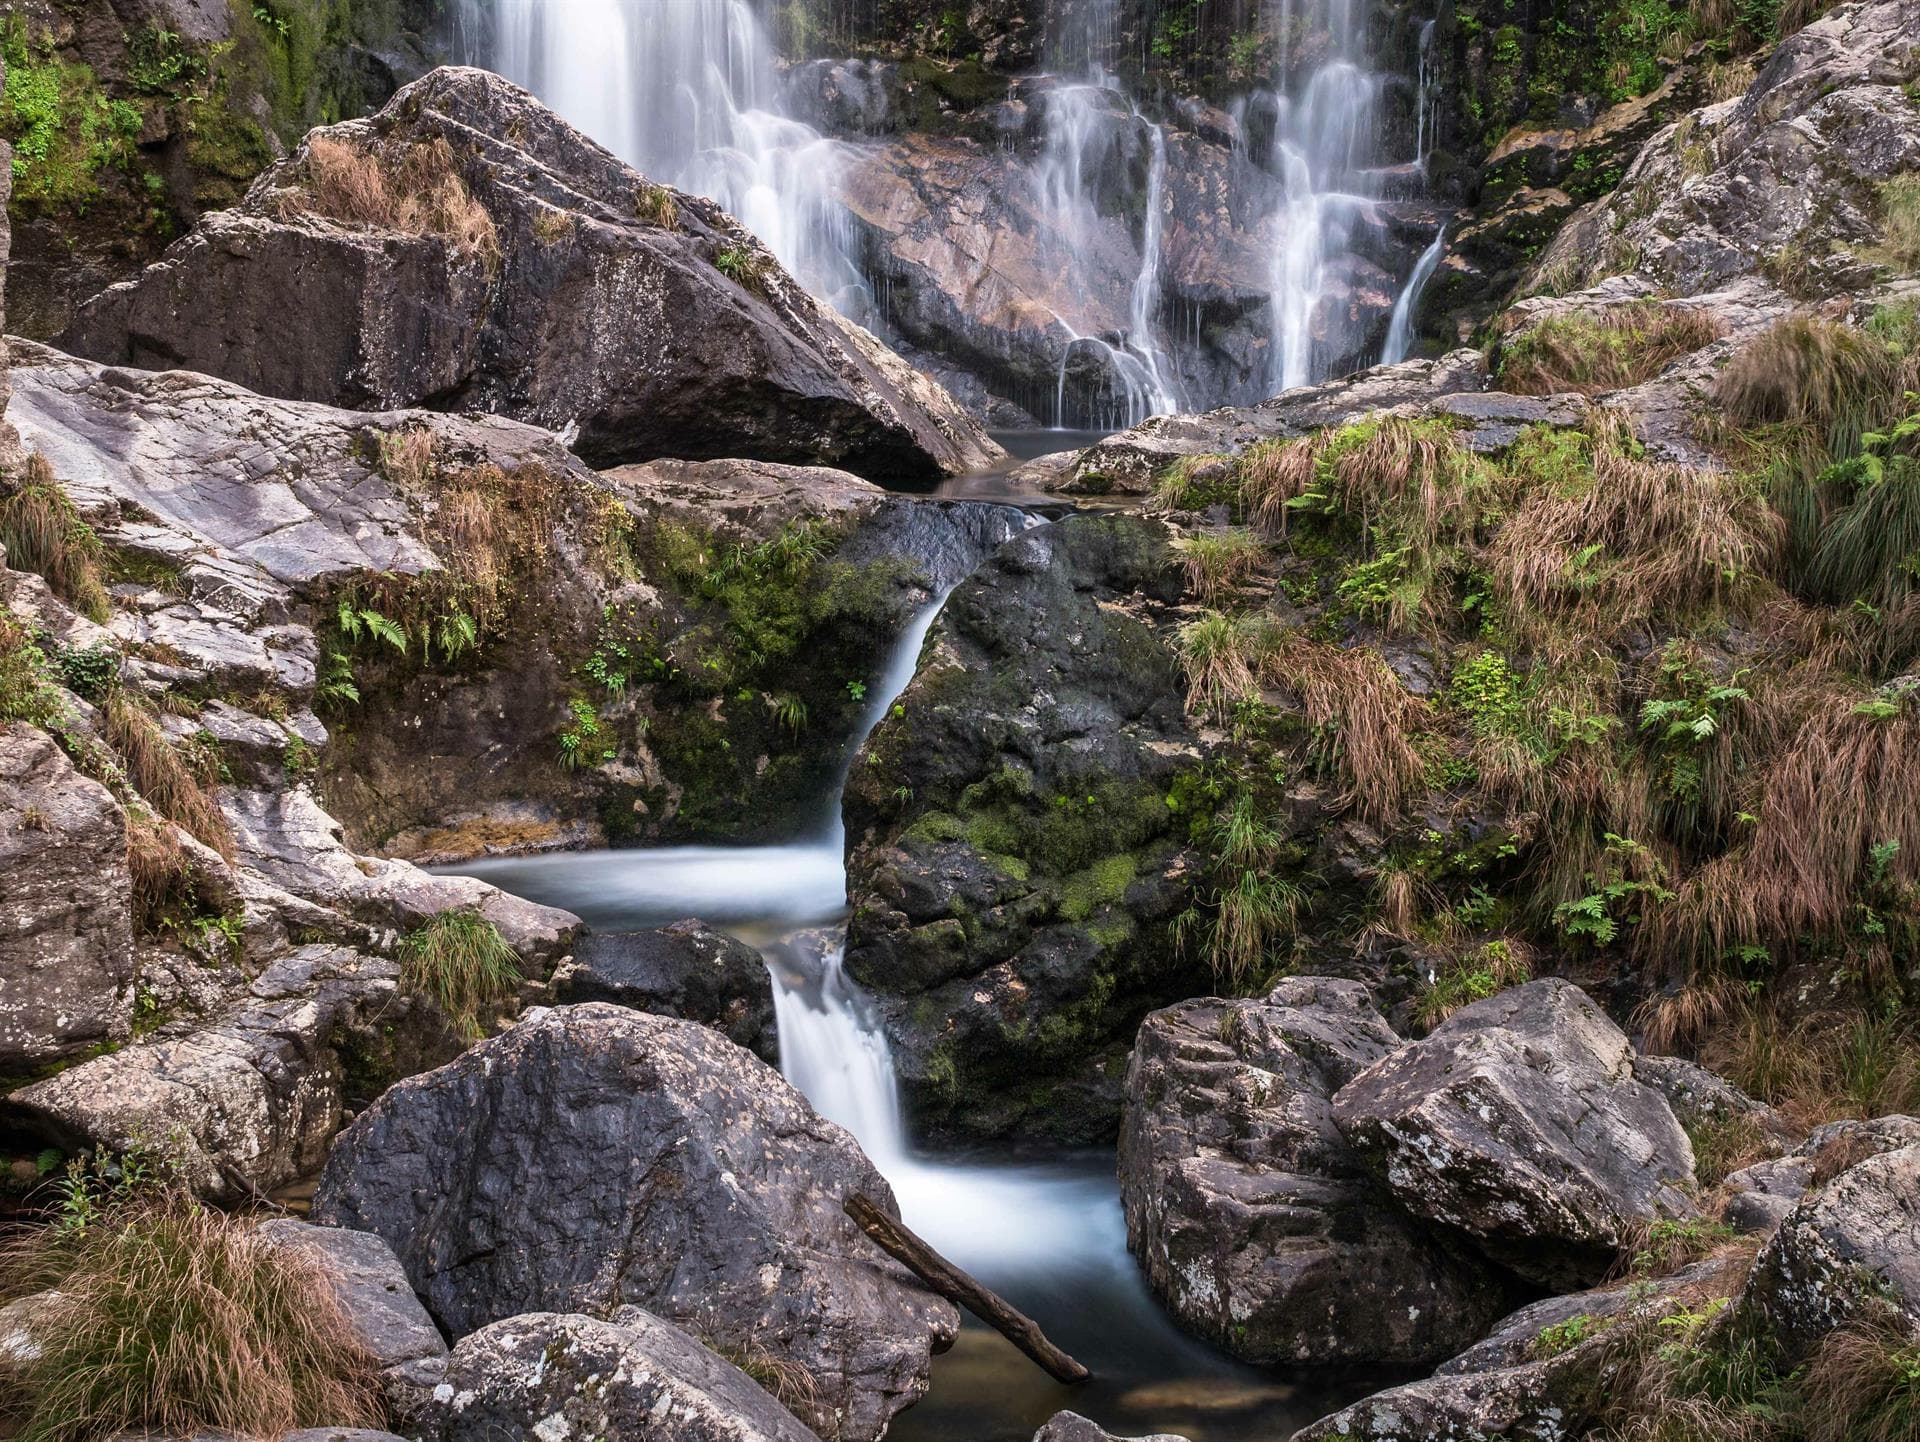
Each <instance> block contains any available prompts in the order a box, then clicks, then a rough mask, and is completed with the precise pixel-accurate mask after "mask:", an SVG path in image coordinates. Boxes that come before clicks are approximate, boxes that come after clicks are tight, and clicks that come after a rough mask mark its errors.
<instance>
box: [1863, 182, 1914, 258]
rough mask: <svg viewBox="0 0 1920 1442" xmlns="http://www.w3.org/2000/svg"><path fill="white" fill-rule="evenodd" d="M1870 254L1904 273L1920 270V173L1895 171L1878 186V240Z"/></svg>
mask: <svg viewBox="0 0 1920 1442" xmlns="http://www.w3.org/2000/svg"><path fill="white" fill-rule="evenodd" d="M1873 254H1874V258H1875V259H1877V260H1881V261H1883V262H1885V263H1886V264H1888V265H1890V266H1892V267H1893V268H1894V269H1896V270H1898V271H1900V272H1902V273H1903V274H1906V275H1912V274H1914V273H1915V272H1916V271H1920V175H1916V174H1914V173H1912V172H1908V173H1907V174H1905V175H1896V176H1894V177H1893V179H1891V180H1889V181H1887V182H1886V183H1885V184H1883V185H1882V186H1881V187H1880V244H1879V245H1878V246H1876V247H1875V248H1874V251H1873Z"/></svg>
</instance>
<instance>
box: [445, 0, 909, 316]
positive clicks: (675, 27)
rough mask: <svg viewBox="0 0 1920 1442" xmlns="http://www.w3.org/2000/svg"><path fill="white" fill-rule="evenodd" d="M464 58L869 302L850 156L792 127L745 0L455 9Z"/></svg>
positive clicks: (619, 0) (522, 3) (865, 306)
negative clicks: (843, 195)
mask: <svg viewBox="0 0 1920 1442" xmlns="http://www.w3.org/2000/svg"><path fill="white" fill-rule="evenodd" d="M455 10H456V13H455V20H454V34H455V37H456V40H457V42H458V44H459V46H460V48H461V50H462V52H463V58H464V59H466V60H468V61H469V62H470V63H472V64H476V65H484V66H486V67H487V68H488V69H490V70H494V71H497V72H499V73H500V74H502V75H504V76H506V77H507V79H509V80H512V81H513V82H515V83H516V84H519V85H523V86H525V87H526V88H527V89H529V90H531V91H532V92H533V93H534V94H535V95H537V96H539V97H540V99H541V100H542V101H544V102H545V103H546V104H548V105H550V106H552V107H553V108H554V109H555V110H556V111H558V112H559V113H560V114H561V115H562V116H564V117H565V118H566V119H567V120H568V121H570V122H572V123H573V124H574V125H576V126H578V127H579V128H580V129H581V130H583V131H585V132H586V133H587V134H588V135H591V136H592V137H593V138H594V139H596V140H598V141H599V142H600V143H601V144H602V145H605V146H606V147H607V148H608V149H610V150H612V151H613V152H614V153H615V154H616V155H618V156H619V157H620V158H621V159H622V160H625V161H626V162H627V163H628V164H630V165H632V166H634V167H635V168H636V169H638V170H640V171H642V172H643V173H644V174H646V175H648V176H650V177H652V178H653V179H655V180H660V181H664V182H666V183H668V184H670V185H674V186H677V187H679V188H680V189H682V190H689V191H692V192H694V193H696V194H699V195H704V196H707V197H708V198H709V199H711V200H714V201H716V202H718V203H719V204H720V205H721V206H722V207H724V208H725V209H726V210H727V211H728V212H729V213H730V214H732V215H733V216H734V218H735V219H737V220H739V222H740V223H741V224H742V225H744V226H746V227H747V229H749V230H751V231H752V232H753V233H754V234H755V235H757V236H759V237H760V239H761V240H763V241H765V242H766V244H767V245H768V247H769V248H771V249H772V251H773V253H774V254H775V255H777V256H778V257H779V258H780V262H781V264H782V265H784V266H786V267H787V269H788V270H790V271H792V272H793V273H794V275H795V276H797V277H798V278H799V279H800V281H801V283H802V284H804V285H805V286H806V287H807V288H808V289H809V290H811V291H813V292H814V294H816V295H818V296H820V297H822V298H823V299H825V300H827V301H829V302H830V303H832V304H833V305H834V306H836V307H837V308H839V309H840V310H841V311H843V312H844V313H846V314H848V315H851V316H853V317H854V318H856V319H862V318H864V317H866V316H867V315H868V313H869V312H870V311H871V310H872V301H873V297H872V293H871V290H870V289H869V287H868V285H867V283H866V280H865V279H864V277H863V276H862V274H861V271H860V268H859V266H858V265H857V264H856V263H855V260H854V256H855V255H856V253H857V250H856V246H855V242H854V238H853V234H852V228H851V222H850V221H849V219H848V217H847V213H846V207H845V206H844V205H842V204H841V203H840V200H839V196H840V190H841V177H842V175H843V174H844V167H845V164H846V154H847V152H846V147H845V146H844V145H842V144H841V143H840V142H838V141H835V140H830V139H828V138H826V137H825V136H822V135H821V134H820V133H819V132H818V131H816V130H814V129H813V128H812V127H810V126H808V125H805V124H803V123H802V122H800V121H798V120H796V119H794V118H792V116H791V114H790V113H789V110H788V107H787V104H786V97H785V94H784V91H783V86H782V82H781V74H780V70H779V66H778V63H777V57H776V56H775V54H774V50H773V46H772V44H771V42H770V41H769V40H768V38H767V34H766V31H765V29H764V28H763V26H762V25H761V22H760V17H759V15H758V13H757V11H756V9H755V7H754V5H752V4H751V3H749V0H667V3H660V0H565V3H560V0H455Z"/></svg>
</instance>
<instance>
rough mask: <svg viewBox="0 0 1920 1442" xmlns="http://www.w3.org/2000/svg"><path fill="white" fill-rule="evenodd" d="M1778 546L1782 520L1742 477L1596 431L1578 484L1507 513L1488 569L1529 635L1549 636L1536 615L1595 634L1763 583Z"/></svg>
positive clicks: (1691, 610) (1543, 491)
mask: <svg viewBox="0 0 1920 1442" xmlns="http://www.w3.org/2000/svg"><path fill="white" fill-rule="evenodd" d="M1600 424H1602V425H1605V424H1606V422H1605V421H1602V422H1600ZM1785 546H1786V527H1785V524H1784V523H1783V522H1782V521H1781V519H1780V517H1779V515H1778V514H1777V513H1776V512H1775V511H1774V510H1773V508H1772V507H1771V506H1769V505H1768V504H1767V502H1766V500H1765V498H1764V497H1762V496H1761V495H1759V494H1758V493H1757V492H1756V491H1755V490H1754V489H1753V487H1751V486H1750V485H1749V484H1748V483H1747V482H1745V481H1744V480H1742V479H1741V478H1739V477H1737V476H1733V475H1730V474H1727V473H1724V472H1719V471H1708V470H1698V469H1694V468H1692V467H1688V466H1678V465H1671V464H1666V463H1663V462H1657V461H1648V460H1643V459H1639V458H1637V457H1635V456H1633V455H1631V454H1629V453H1628V452H1627V451H1626V450H1625V449H1624V448H1623V446H1622V445H1621V444H1620V443H1619V442H1618V441H1603V442H1599V443H1596V445H1595V448H1594V456H1593V465H1592V471H1591V480H1590V481H1589V482H1588V483H1586V484H1583V485H1580V486H1578V487H1577V488H1573V489H1566V488H1553V487H1541V488H1537V489H1535V490H1534V491H1533V493H1532V494H1531V495H1530V496H1529V497H1528V498H1527V499H1526V500H1524V501H1523V502H1522V503H1521V504H1520V505H1519V508H1518V509H1517V510H1516V511H1515V513H1514V514H1513V515H1511V516H1510V517H1508V519H1507V521H1506V523H1505V524H1504V525H1503V526H1501V528H1500V530H1499V533H1498V534H1497V535H1496V536H1495V537H1494V539H1493V542H1492V544H1491V545H1490V546H1489V548H1488V568H1489V570H1490V571H1491V573H1492V576H1493V580H1494V586H1495V589H1496V592H1497V594H1498V595H1499V598H1500V600H1501V603H1502V604H1503V606H1504V607H1505V608H1506V614H1507V615H1508V616H1509V617H1510V618H1512V619H1513V620H1514V622H1515V624H1516V625H1520V626H1522V627H1523V628H1525V629H1530V630H1532V631H1533V632H1534V633H1535V635H1536V639H1540V640H1542V641H1544V640H1546V639H1548V634H1547V632H1546V630H1545V629H1544V628H1541V627H1539V626H1537V625H1534V624H1533V623H1534V622H1535V621H1536V620H1538V619H1540V618H1552V619H1559V620H1562V621H1565V622H1571V623H1572V624H1573V625H1574V626H1575V628H1576V629H1577V630H1578V631H1579V632H1581V633H1584V634H1585V635H1586V636H1588V637H1592V638H1602V637H1607V636H1615V635H1619V634H1621V633H1622V632H1624V631H1628V630H1631V629H1636V628H1643V627H1645V626H1646V625H1647V623H1648V622H1649V621H1651V620H1653V619H1655V618H1656V617H1659V618H1667V619H1672V620H1676V621H1678V620H1688V619H1697V617H1698V614H1699V613H1700V612H1701V611H1703V610H1706V609H1709V608H1718V607H1720V606H1723V605H1727V604H1730V603H1735V602H1739V601H1744V600H1748V599H1751V598H1753V597H1754V596H1756V595H1757V594H1761V593H1764V592H1766V591H1767V590H1768V589H1769V587H1768V586H1767V585H1766V584H1765V583H1767V582H1768V581H1769V580H1770V578H1771V577H1772V576H1773V575H1774V573H1775V572H1776V571H1777V570H1778V568H1779V565H1780V561H1781V557H1782V554H1783V552H1784V550H1785Z"/></svg>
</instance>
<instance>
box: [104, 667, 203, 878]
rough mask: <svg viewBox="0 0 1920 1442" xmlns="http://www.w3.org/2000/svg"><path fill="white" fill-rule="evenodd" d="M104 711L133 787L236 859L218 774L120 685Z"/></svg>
mask: <svg viewBox="0 0 1920 1442" xmlns="http://www.w3.org/2000/svg"><path fill="white" fill-rule="evenodd" d="M104 709H105V719H106V726H105V734H106V741H107V744H108V745H109V746H110V747H112V748H113V750H114V752H115V754H116V755H118V756H119V758H120V761H121V764H122V765H123V766H124V767H125V768H126V772H127V777H128V779H129V780H130V781H131V782H132V783H133V787H134V789H135V790H136V791H138V792H139V793H140V795H141V797H142V798H143V799H144V800H145V801H146V802H147V804H148V805H149V806H151V807H152V808H153V809H154V810H155V811H157V812H158V813H159V814H160V815H162V816H164V817H166V818H167V819H168V820H169V821H173V822H176V823H178V824H179V825H180V826H181V827H183V828H184V829H185V830H186V831H188V832H189V833H190V834H192V835H193V837H194V838H195V839H196V840H199V841H201V842H204V843H205V844H206V845H208V846H211V847H212V848H213V849H214V850H215V851H217V852H219V853H220V854H221V855H222V856H224V857H226V858H227V859H228V860H232V859H233V832H232V830H231V828H229V827H228V825H227V819H226V816H225V815H224V814H223V813H222V812H221V810H220V803H219V802H217V801H216V800H214V798H213V794H212V790H211V788H212V786H213V785H214V783H215V782H217V780H218V779H219V778H218V775H217V773H215V772H213V771H212V770H211V769H210V767H209V766H208V765H207V764H206V763H205V761H204V759H203V758H199V757H196V756H193V755H191V754H189V753H188V751H187V750H186V749H185V748H183V747H181V746H179V745H177V744H176V743H174V742H173V741H172V740H170V739H169V738H168V736H167V733H166V732H165V731H163V730H161V729H160V724H159V722H157V721H155V720H154V719H153V715H152V713H151V712H150V711H148V710H147V708H146V706H145V705H144V704H143V703H142V702H141V701H140V700H139V699H137V698H136V697H135V696H134V695H133V694H131V693H129V692H127V691H124V690H119V689H116V690H115V691H114V692H113V693H112V694H110V695H109V696H108V697H107V703H106V706H105V708H104Z"/></svg>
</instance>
